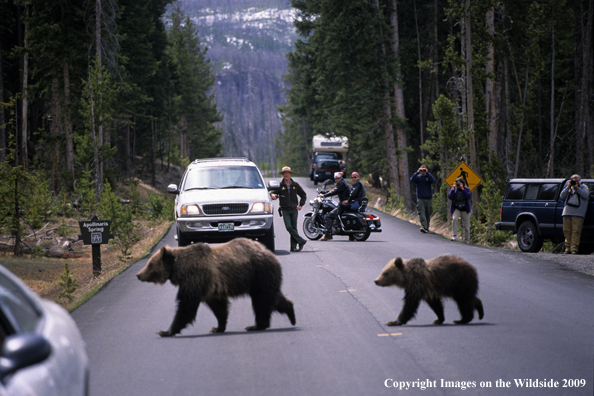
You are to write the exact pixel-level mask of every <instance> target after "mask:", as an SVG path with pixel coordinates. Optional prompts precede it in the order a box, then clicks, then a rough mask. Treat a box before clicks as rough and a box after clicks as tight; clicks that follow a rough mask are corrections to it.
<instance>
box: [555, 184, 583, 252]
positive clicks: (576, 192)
mask: <svg viewBox="0 0 594 396" xmlns="http://www.w3.org/2000/svg"><path fill="white" fill-rule="evenodd" d="M580 180H581V177H580V175H573V176H571V178H570V179H569V180H568V181H567V183H566V184H565V187H564V188H563V191H561V195H559V197H560V198H561V199H563V200H564V201H565V207H564V208H563V213H562V216H563V235H564V236H565V251H564V253H565V254H568V253H571V254H577V252H578V250H579V247H580V238H581V237H582V225H583V224H584V217H586V210H587V209H588V194H589V191H588V187H587V186H585V185H583V184H581V183H580Z"/></svg>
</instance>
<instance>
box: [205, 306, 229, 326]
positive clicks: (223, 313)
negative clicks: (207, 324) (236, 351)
mask: <svg viewBox="0 0 594 396" xmlns="http://www.w3.org/2000/svg"><path fill="white" fill-rule="evenodd" d="M206 304H207V305H208V306H209V307H210V309H211V310H212V313H213V314H214V315H215V317H216V318H217V323H218V327H213V328H212V329H210V332H211V333H223V332H224V331H225V329H226V328H227V318H228V317H229V300H227V299H222V300H209V301H208V302H207V303H206Z"/></svg>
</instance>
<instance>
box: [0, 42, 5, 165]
mask: <svg viewBox="0 0 594 396" xmlns="http://www.w3.org/2000/svg"><path fill="white" fill-rule="evenodd" d="M3 74H4V71H3V69H2V37H1V35H0V103H4V78H3V77H2V75H3ZM4 124H6V121H5V118H4V106H0V162H4V161H6V130H5V127H4Z"/></svg>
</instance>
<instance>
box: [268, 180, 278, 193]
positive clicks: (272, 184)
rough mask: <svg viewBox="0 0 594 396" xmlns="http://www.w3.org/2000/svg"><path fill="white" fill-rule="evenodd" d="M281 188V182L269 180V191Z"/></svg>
mask: <svg viewBox="0 0 594 396" xmlns="http://www.w3.org/2000/svg"><path fill="white" fill-rule="evenodd" d="M278 190H280V183H279V182H277V181H276V180H271V181H269V182H268V191H272V192H277V191H278Z"/></svg>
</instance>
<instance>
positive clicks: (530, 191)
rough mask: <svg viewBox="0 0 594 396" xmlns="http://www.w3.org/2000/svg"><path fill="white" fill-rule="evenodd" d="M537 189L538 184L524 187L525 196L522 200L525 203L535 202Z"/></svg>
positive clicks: (538, 187)
mask: <svg viewBox="0 0 594 396" xmlns="http://www.w3.org/2000/svg"><path fill="white" fill-rule="evenodd" d="M539 189H540V184H528V185H527V186H526V194H524V199H525V200H527V201H534V200H536V197H537V195H538V190H539Z"/></svg>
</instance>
